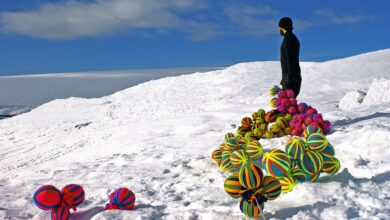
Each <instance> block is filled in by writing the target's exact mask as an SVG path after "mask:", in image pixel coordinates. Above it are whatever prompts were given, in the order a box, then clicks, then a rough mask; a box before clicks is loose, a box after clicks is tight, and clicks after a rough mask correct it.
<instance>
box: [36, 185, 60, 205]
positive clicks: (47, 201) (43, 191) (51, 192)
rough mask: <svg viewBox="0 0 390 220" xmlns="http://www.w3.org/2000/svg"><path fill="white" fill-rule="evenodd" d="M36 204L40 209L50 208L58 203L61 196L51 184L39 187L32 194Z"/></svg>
mask: <svg viewBox="0 0 390 220" xmlns="http://www.w3.org/2000/svg"><path fill="white" fill-rule="evenodd" d="M33 200H34V203H35V205H36V206H38V208H40V209H42V210H52V209H53V208H56V207H58V206H59V205H60V203H61V200H62V197H61V193H60V191H59V190H58V189H57V188H56V187H55V186H52V185H44V186H41V187H39V188H38V189H37V190H36V191H35V193H34V196H33Z"/></svg>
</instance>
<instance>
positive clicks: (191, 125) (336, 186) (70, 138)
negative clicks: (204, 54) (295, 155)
mask: <svg viewBox="0 0 390 220" xmlns="http://www.w3.org/2000/svg"><path fill="white" fill-rule="evenodd" d="M389 60H390V50H389V49H387V50H382V51H377V52H372V53H367V54H362V55H359V56H355V57H350V58H346V59H339V60H334V61H328V62H323V63H302V64H301V66H302V75H303V86H302V90H301V94H300V96H299V97H298V99H299V101H304V102H306V103H308V104H310V105H312V106H314V107H316V108H317V109H318V111H319V112H321V113H323V116H324V118H326V119H329V120H331V122H332V124H333V131H332V133H331V134H330V135H329V136H328V139H329V141H330V142H331V143H332V144H333V146H335V148H336V152H337V153H336V155H337V157H338V158H339V160H340V161H341V170H340V172H339V173H338V174H337V175H335V176H334V177H330V176H326V175H325V176H321V177H320V180H319V182H317V183H304V184H300V185H297V187H296V188H295V189H294V190H293V191H292V192H290V193H287V194H284V195H282V196H281V197H280V198H278V199H277V200H275V201H269V202H267V203H266V204H265V212H266V213H265V214H266V217H267V219H390V214H389V213H390V206H389V198H390V103H389V102H388V101H386V100H387V99H386V95H385V93H384V94H383V97H382V94H378V93H380V92H382V91H384V88H388V87H387V86H388V84H386V83H382V80H380V81H375V79H381V78H390V76H389V75H390V71H389V70H390V62H389ZM280 76H281V73H280V64H279V62H252V63H241V64H237V65H234V66H231V67H229V68H226V69H223V70H217V71H211V72H207V73H195V74H190V75H183V76H177V77H168V78H163V79H160V80H155V81H149V82H146V83H143V84H140V85H138V86H134V87H131V88H128V89H126V90H123V91H120V92H117V93H115V94H112V95H109V96H105V97H102V98H93V99H85V98H68V99H60V100H54V101H51V102H49V103H47V104H44V105H42V106H40V107H38V108H35V109H33V110H32V111H31V112H28V113H25V114H21V115H18V116H15V117H13V118H9V119H4V120H1V121H0V147H1V154H0V192H1V197H2V199H1V200H0V218H4V219H49V212H45V211H41V210H39V209H38V208H37V207H35V206H34V204H33V201H32V195H33V193H34V191H35V190H36V189H37V188H38V187H39V186H41V185H43V184H53V185H56V186H57V187H59V188H61V187H62V186H64V185H66V184H69V183H76V184H81V185H83V186H84V189H85V192H86V200H85V201H84V203H82V204H81V206H80V207H79V210H78V211H77V212H76V213H75V214H72V219H94V220H98V219H99V220H100V219H245V218H244V216H243V215H242V214H241V212H240V210H239V207H238V201H237V200H234V199H231V198H230V197H228V196H227V195H226V194H225V192H224V189H223V181H224V178H226V177H227V174H225V173H221V172H220V171H219V170H218V169H217V168H216V166H215V164H214V163H213V162H212V160H211V158H210V153H211V151H212V150H213V149H214V148H215V147H217V146H218V145H219V144H220V143H221V142H222V141H223V137H224V134H225V133H226V132H234V131H235V129H236V127H237V124H238V123H239V122H240V120H241V118H242V117H244V116H250V115H251V113H252V112H254V111H257V110H258V109H259V108H264V107H266V109H267V110H269V109H270V108H269V107H267V106H269V100H270V97H269V95H268V90H269V88H270V87H271V86H273V85H275V84H278V82H279V81H280ZM370 85H371V86H370ZM371 87H375V88H377V89H375V88H373V89H374V90H373V92H374V93H375V94H373V95H374V97H373V98H370V99H369V100H371V101H370V102H368V101H366V102H368V103H369V104H367V105H365V107H364V108H363V107H362V108H356V109H355V110H354V111H344V110H341V109H340V108H338V104H339V102H340V99H342V97H344V96H345V94H346V93H347V92H349V91H353V90H366V91H368V93H367V96H366V98H367V99H368V98H369V97H371V92H370V91H371ZM379 88H380V89H379ZM379 96H380V97H381V98H379V99H376V97H379ZM363 103H365V100H364V101H363ZM372 103H374V104H375V105H372ZM379 103H380V104H379ZM286 140H287V137H284V138H279V139H272V140H261V144H262V145H263V146H264V148H265V150H269V149H271V148H275V147H278V148H283V147H284V144H285V142H286ZM120 186H124V187H129V188H131V189H132V190H133V191H134V192H135V193H136V196H137V201H136V203H137V206H136V209H135V210H133V211H104V210H103V208H101V207H103V206H104V204H105V203H107V202H108V194H109V193H110V192H111V191H113V190H114V189H115V188H118V187H120Z"/></svg>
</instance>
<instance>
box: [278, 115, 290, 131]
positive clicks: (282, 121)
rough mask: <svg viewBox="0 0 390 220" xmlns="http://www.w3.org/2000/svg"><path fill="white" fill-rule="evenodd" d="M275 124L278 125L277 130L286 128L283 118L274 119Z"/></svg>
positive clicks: (286, 123)
mask: <svg viewBox="0 0 390 220" xmlns="http://www.w3.org/2000/svg"><path fill="white" fill-rule="evenodd" d="M276 124H277V125H278V127H279V128H282V129H284V128H286V127H287V126H288V122H287V120H286V119H285V118H284V117H283V116H279V117H278V118H276Z"/></svg>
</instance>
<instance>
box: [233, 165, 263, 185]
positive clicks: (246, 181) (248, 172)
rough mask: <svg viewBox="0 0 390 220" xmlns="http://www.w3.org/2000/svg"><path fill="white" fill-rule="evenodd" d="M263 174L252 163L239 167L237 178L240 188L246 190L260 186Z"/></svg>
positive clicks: (259, 168) (258, 167)
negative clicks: (242, 187)
mask: <svg viewBox="0 0 390 220" xmlns="http://www.w3.org/2000/svg"><path fill="white" fill-rule="evenodd" d="M263 177H264V174H263V171H262V170H261V167H260V166H258V165H256V164H254V163H246V164H244V165H242V166H241V169H240V171H239V173H238V178H239V180H240V183H241V185H242V186H244V187H245V188H247V189H255V188H257V187H259V186H260V184H261V182H262V180H263Z"/></svg>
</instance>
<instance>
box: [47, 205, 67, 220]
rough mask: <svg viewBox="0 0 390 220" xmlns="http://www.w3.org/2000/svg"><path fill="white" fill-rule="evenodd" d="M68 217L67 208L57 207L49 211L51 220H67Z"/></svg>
mask: <svg viewBox="0 0 390 220" xmlns="http://www.w3.org/2000/svg"><path fill="white" fill-rule="evenodd" d="M69 216H70V211H69V208H68V207H66V206H59V207H57V208H54V209H53V210H52V211H51V220H68V219H69Z"/></svg>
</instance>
